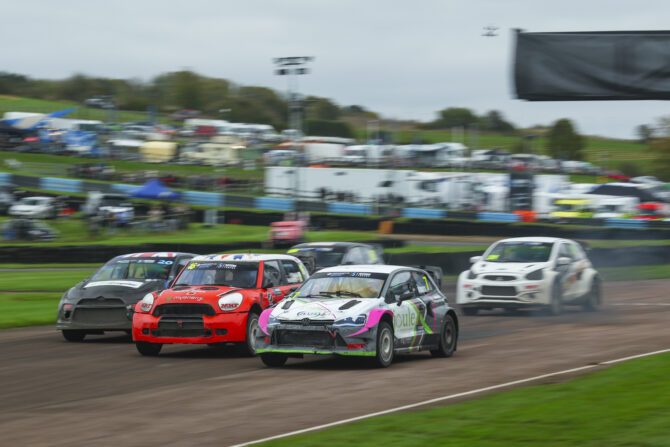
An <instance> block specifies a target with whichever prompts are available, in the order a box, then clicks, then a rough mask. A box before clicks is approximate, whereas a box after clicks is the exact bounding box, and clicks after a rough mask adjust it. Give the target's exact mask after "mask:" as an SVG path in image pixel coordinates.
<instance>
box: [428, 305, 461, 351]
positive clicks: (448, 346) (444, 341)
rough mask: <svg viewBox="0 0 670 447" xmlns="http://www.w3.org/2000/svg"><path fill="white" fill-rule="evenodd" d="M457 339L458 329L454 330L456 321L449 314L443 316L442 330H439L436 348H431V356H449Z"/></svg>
mask: <svg viewBox="0 0 670 447" xmlns="http://www.w3.org/2000/svg"><path fill="white" fill-rule="evenodd" d="M457 340H458V331H457V330H456V321H454V317H453V316H451V315H450V314H447V315H445V316H444V324H442V332H440V342H439V344H438V346H437V349H431V351H430V353H431V354H432V355H433V357H451V356H452V355H454V351H455V350H456V342H457Z"/></svg>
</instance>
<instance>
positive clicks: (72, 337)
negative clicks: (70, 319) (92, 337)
mask: <svg viewBox="0 0 670 447" xmlns="http://www.w3.org/2000/svg"><path fill="white" fill-rule="evenodd" d="M61 332H62V333H63V338H64V339H66V340H67V341H83V340H84V337H86V332H84V331H75V330H72V329H63V330H62V331H61Z"/></svg>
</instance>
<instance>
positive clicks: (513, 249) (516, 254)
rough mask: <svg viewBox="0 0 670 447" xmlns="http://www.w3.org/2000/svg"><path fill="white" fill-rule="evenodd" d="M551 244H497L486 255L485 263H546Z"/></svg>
mask: <svg viewBox="0 0 670 447" xmlns="http://www.w3.org/2000/svg"><path fill="white" fill-rule="evenodd" d="M553 245H554V244H553V243H550V242H530V241H524V242H499V243H497V244H496V245H495V246H494V247H493V249H492V250H490V251H489V253H488V254H487V255H486V257H485V258H484V260H485V261H486V262H547V261H548V260H549V256H550V255H551V249H552V247H553Z"/></svg>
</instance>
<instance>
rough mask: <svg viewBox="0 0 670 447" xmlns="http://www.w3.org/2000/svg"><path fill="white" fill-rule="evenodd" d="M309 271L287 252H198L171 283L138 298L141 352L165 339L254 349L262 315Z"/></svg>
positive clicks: (154, 349) (151, 351)
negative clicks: (167, 287)
mask: <svg viewBox="0 0 670 447" xmlns="http://www.w3.org/2000/svg"><path fill="white" fill-rule="evenodd" d="M308 277H309V274H308V273H307V269H305V266H304V265H303V264H302V262H300V260H299V259H297V258H295V257H293V256H288V255H281V254H276V255H270V254H267V255H265V254H260V255H256V254H228V255H206V256H197V257H195V258H193V259H191V261H190V262H189V263H188V264H187V265H186V267H185V268H184V269H183V270H182V272H181V273H180V274H179V276H178V277H177V278H176V279H175V280H174V282H173V283H172V285H171V287H170V288H169V289H167V290H163V291H162V292H152V293H148V294H147V295H146V296H144V298H143V299H142V300H141V301H140V302H139V303H137V305H136V306H135V314H134V315H133V340H134V341H135V345H136V346H137V350H138V351H139V352H140V354H142V355H158V353H159V352H160V350H161V348H162V346H163V344H164V343H206V344H208V345H210V346H212V345H213V346H216V345H218V344H219V343H226V344H227V343H231V342H232V343H239V345H240V347H241V348H242V349H243V350H244V351H245V352H246V353H248V354H250V355H253V354H255V352H256V351H255V348H254V340H255V338H256V332H257V331H258V316H259V315H260V314H261V312H262V311H263V310H264V309H265V308H267V307H268V306H270V305H272V304H274V303H276V302H278V301H280V300H281V299H283V298H284V296H286V295H287V294H288V293H290V292H291V291H293V290H294V289H296V288H297V287H298V286H299V285H300V284H302V282H303V281H304V280H306V279H307V278H308Z"/></svg>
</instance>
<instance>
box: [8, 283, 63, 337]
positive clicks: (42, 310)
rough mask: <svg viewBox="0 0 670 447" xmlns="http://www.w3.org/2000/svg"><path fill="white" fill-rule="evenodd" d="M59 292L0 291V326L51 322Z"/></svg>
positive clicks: (56, 308) (54, 320) (9, 326)
mask: <svg viewBox="0 0 670 447" xmlns="http://www.w3.org/2000/svg"><path fill="white" fill-rule="evenodd" d="M61 295H62V291H61V292H50V293H49V292H44V293H0V306H2V312H0V328H2V329H6V328H16V327H24V326H37V325H43V324H53V323H55V322H56V311H57V310H58V302H59V300H60V297H61Z"/></svg>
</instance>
